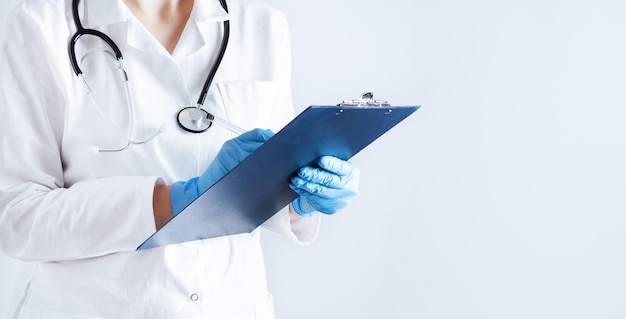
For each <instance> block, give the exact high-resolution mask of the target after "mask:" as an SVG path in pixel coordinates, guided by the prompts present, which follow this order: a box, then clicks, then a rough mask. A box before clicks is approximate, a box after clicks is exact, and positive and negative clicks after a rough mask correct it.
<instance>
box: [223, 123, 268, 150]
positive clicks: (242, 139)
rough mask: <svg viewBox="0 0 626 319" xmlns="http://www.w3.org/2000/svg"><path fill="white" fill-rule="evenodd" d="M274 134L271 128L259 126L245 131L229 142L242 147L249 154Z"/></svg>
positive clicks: (236, 146)
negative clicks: (259, 127)
mask: <svg viewBox="0 0 626 319" xmlns="http://www.w3.org/2000/svg"><path fill="white" fill-rule="evenodd" d="M272 136H274V133H273V132H272V131H271V130H263V129H258V128H257V129H254V130H252V131H248V132H245V133H243V134H241V135H239V136H238V137H236V138H234V139H232V140H230V141H229V142H231V143H232V144H234V145H233V147H235V148H239V149H241V150H242V151H244V152H245V153H246V155H247V154H248V153H252V152H254V151H255V150H256V149H257V148H259V146H261V145H262V144H263V143H265V142H267V141H268V140H269V139H270V138H271V137H272ZM227 143H228V142H227Z"/></svg>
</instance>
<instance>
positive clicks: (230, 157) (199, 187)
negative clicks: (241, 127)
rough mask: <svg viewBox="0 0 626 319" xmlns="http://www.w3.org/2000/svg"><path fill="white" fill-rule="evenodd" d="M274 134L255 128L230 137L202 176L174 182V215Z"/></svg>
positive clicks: (172, 195) (172, 188)
mask: <svg viewBox="0 0 626 319" xmlns="http://www.w3.org/2000/svg"><path fill="white" fill-rule="evenodd" d="M273 135H274V133H272V131H270V130H262V129H254V130H252V131H249V132H245V133H243V134H241V135H239V136H238V137H235V138H233V139H230V140H228V141H226V142H225V143H224V145H222V148H221V149H220V151H219V152H218V153H217V156H216V157H215V159H214V160H213V162H211V164H210V165H209V167H208V168H207V169H206V170H205V171H204V173H202V175H201V176H198V177H194V178H192V179H190V180H188V181H184V182H182V181H181V182H176V183H174V184H172V186H171V188H170V200H171V201H172V213H173V214H174V216H176V215H177V214H178V213H180V212H181V211H182V210H183V209H184V208H185V207H187V205H189V204H190V203H191V202H193V201H194V200H195V199H196V198H198V197H199V196H200V194H202V193H204V192H205V191H206V190H207V189H209V187H211V185H213V184H214V183H215V182H217V181H218V180H219V179H220V178H222V177H223V176H224V175H226V173H228V172H229V171H230V170H231V169H233V168H234V167H235V166H237V164H239V163H240V162H241V161H243V159H244V158H246V157H247V156H248V155H250V153H252V152H254V151H255V150H256V149H257V148H258V147H259V146H261V145H262V144H263V143H265V142H266V141H267V140H269V139H270V137H272V136H273Z"/></svg>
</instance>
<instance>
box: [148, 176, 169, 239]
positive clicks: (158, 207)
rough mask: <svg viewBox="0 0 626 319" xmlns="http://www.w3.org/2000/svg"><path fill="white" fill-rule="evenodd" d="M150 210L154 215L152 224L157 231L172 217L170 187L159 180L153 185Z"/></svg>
mask: <svg viewBox="0 0 626 319" xmlns="http://www.w3.org/2000/svg"><path fill="white" fill-rule="evenodd" d="M152 209H153V213H154V224H155V226H156V229H157V230H158V229H160V228H161V227H163V225H165V224H166V223H167V222H168V221H169V220H170V219H172V217H173V215H172V203H171V199H170V187H169V186H168V185H167V184H165V182H163V180H161V179H159V180H157V182H156V183H155V184H154V192H153V195H152Z"/></svg>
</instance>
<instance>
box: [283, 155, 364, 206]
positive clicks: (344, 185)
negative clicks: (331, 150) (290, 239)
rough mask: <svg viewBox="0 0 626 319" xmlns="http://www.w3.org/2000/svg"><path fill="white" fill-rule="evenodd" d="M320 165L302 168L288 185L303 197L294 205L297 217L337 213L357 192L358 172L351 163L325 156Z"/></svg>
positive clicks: (319, 162)
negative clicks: (319, 213)
mask: <svg viewBox="0 0 626 319" xmlns="http://www.w3.org/2000/svg"><path fill="white" fill-rule="evenodd" d="M317 165H318V166H319V168H316V167H310V166H306V167H303V168H301V169H300V170H299V171H298V174H297V175H296V176H294V177H293V178H292V179H291V183H290V184H289V187H291V189H293V190H294V191H295V192H296V193H298V194H299V195H300V196H298V198H296V199H294V200H293V201H292V202H291V205H292V206H293V209H294V210H295V211H296V213H298V215H301V216H313V215H315V214H316V213H318V212H321V213H324V214H334V213H336V212H338V211H339V210H341V209H342V208H344V207H346V206H348V203H349V202H350V200H352V198H354V197H355V196H356V194H357V193H358V189H359V170H358V168H356V167H355V166H354V165H352V163H350V162H348V161H344V160H341V159H339V158H336V157H332V156H322V157H321V158H320V159H319V160H318V162H317Z"/></svg>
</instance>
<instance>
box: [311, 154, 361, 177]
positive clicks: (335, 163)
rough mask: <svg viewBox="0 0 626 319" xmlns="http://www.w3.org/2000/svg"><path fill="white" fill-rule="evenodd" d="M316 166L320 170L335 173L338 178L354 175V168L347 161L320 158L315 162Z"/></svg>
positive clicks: (329, 157) (331, 157)
mask: <svg viewBox="0 0 626 319" xmlns="http://www.w3.org/2000/svg"><path fill="white" fill-rule="evenodd" d="M317 165H319V166H320V167H321V168H323V169H325V170H327V171H329V172H332V173H335V174H337V175H340V176H346V175H351V174H354V173H355V170H356V167H355V166H354V165H352V163H350V162H348V161H344V160H342V159H340V158H337V157H334V156H322V157H320V159H319V160H318V161H317Z"/></svg>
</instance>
